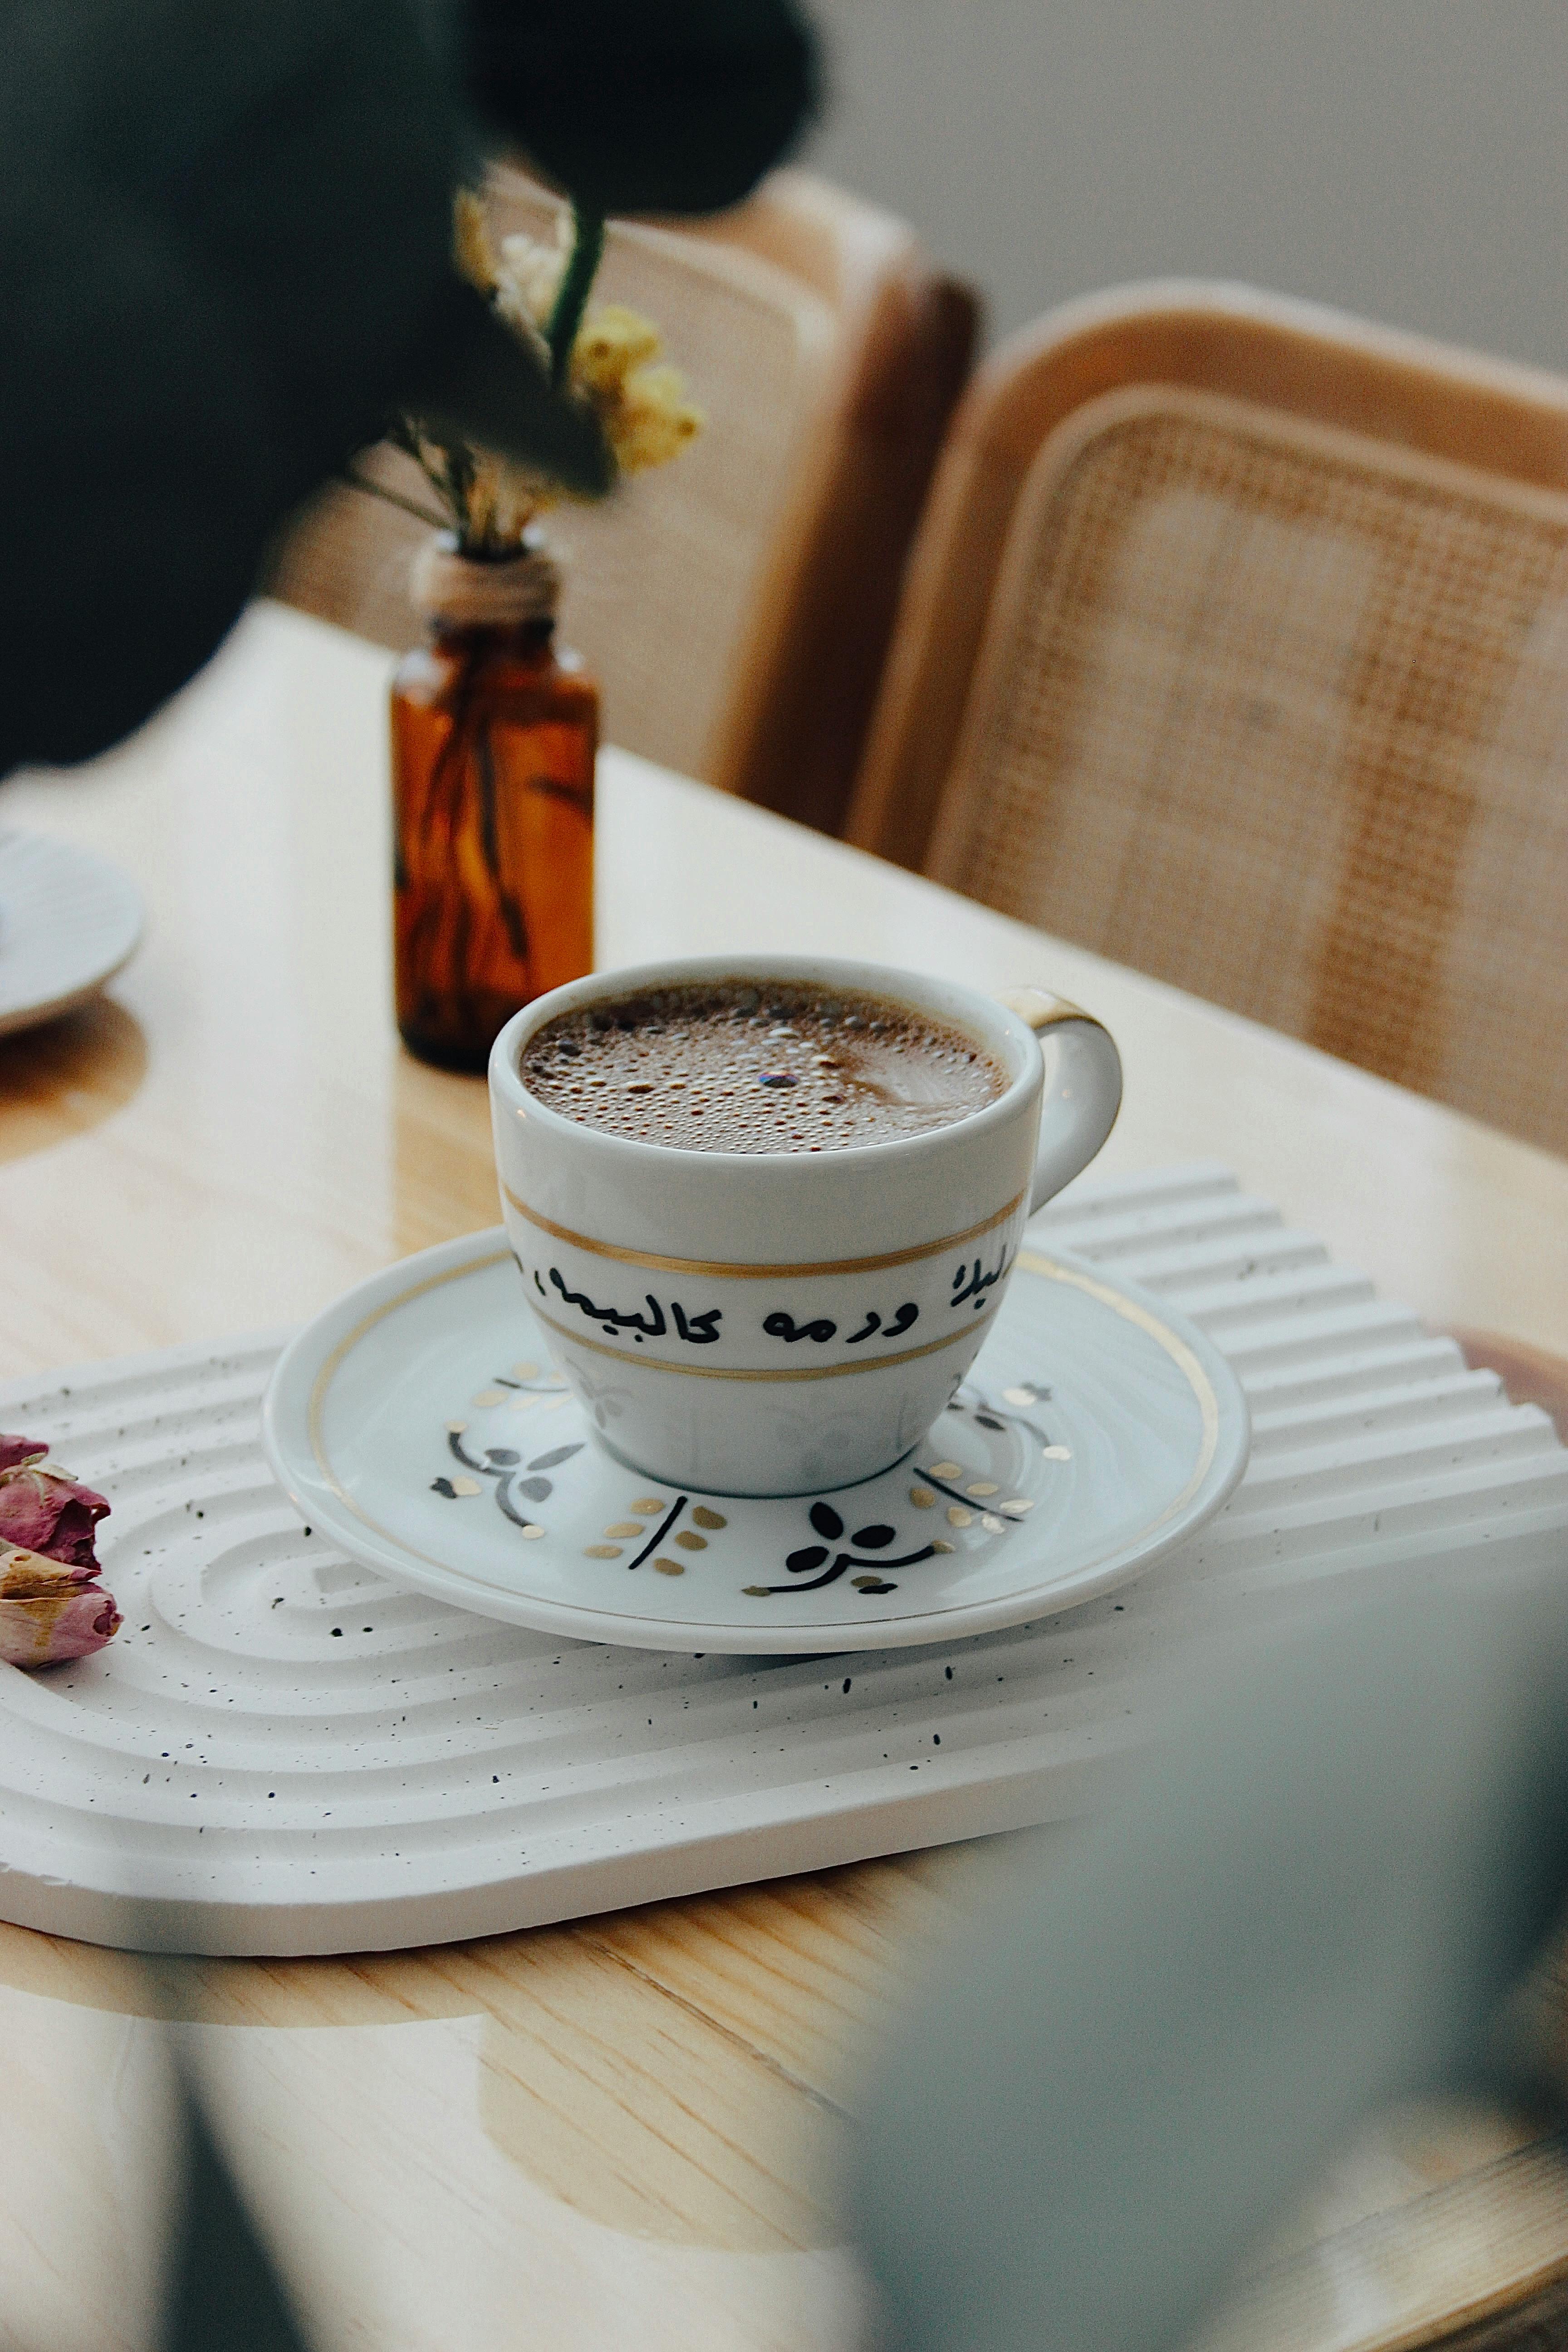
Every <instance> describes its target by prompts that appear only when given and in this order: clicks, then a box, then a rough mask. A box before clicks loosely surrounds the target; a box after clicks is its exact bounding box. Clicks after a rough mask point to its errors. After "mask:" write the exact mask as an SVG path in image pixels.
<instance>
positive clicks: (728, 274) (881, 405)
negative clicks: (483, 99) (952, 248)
mask: <svg viewBox="0 0 1568 2352" xmlns="http://www.w3.org/2000/svg"><path fill="white" fill-rule="evenodd" d="M488 206H489V213H490V216H491V224H492V229H493V232H494V233H495V234H496V235H497V236H505V235H507V234H508V233H510V231H512V230H514V229H521V230H522V231H524V232H525V233H527V234H529V235H531V236H536V237H541V238H544V239H549V238H550V237H552V236H553V233H554V226H555V220H556V215H557V209H558V208H557V205H556V204H555V202H554V200H553V199H552V198H551V197H549V196H547V195H545V194H543V192H542V191H541V190H540V189H538V188H537V187H536V186H534V185H533V184H532V183H531V182H530V181H528V180H526V179H524V178H523V177H522V176H521V174H520V173H516V172H514V171H511V170H509V169H506V168H498V169H497V170H496V171H495V172H493V173H492V174H491V179H490V184H489V194H488ZM598 296H599V299H605V300H610V301H620V302H627V303H630V304H631V305H632V306H633V307H634V308H636V309H637V310H644V311H646V312H647V314H648V315H649V316H650V317H652V318H653V319H655V320H657V321H658V325H659V328H660V329H661V331H662V332H663V334H664V337H665V340H666V343H667V346H668V351H669V352H670V354H671V356H672V358H673V359H674V360H675V361H676V362H677V363H678V364H679V366H680V367H681V368H682V369H683V371H684V372H685V373H686V375H687V377H688V379H689V383H690V386H691V390H692V394H693V396H694V398H695V399H696V400H697V401H698V403H699V404H700V406H701V407H702V409H703V410H704V412H705V415H706V417H707V430H706V431H705V433H704V434H703V435H702V436H701V438H700V440H699V441H698V442H696V443H695V444H694V445H693V446H692V447H691V448H690V449H689V450H688V451H687V452H686V453H685V454H684V455H683V456H682V457H681V458H680V459H679V462H678V463H677V464H675V465H673V466H670V467H667V468H664V469H661V470H659V471H658V472H655V473H650V474H644V475H639V476H637V477H636V478H634V479H633V480H631V481H630V482H628V483H627V484H626V487H625V488H624V490H622V491H621V492H620V493H618V494H617V495H616V497H615V498H613V499H610V500H608V501H607V502H606V503H605V505H604V506H603V507H597V508H595V507H586V506H570V507H564V508H562V509H557V510H556V512H555V513H554V514H553V515H552V518H551V524H550V530H551V537H552V541H553V542H554V544H555V545H556V546H557V548H558V549H559V551H560V552H561V554H562V557H563V571H564V575H565V593H564V597H563V611H562V634H563V637H564V638H565V639H566V641H567V642H568V643H570V644H572V645H574V646H577V647H578V648H579V650H580V651H581V652H582V653H583V654H584V655H585V656H586V657H587V659H588V661H589V663H590V664H591V666H592V667H593V668H594V670H595V674H596V675H597V677H598V678H599V681H600V685H601V688H602V690H603V720H604V729H605V735H606V736H607V738H608V739H609V740H613V741H615V742H617V743H620V744H623V745H625V746H626V748H627V749H629V750H632V751H640V752H642V753H644V754H645V755H646V756H647V757H648V758H650V759H654V760H658V761H662V762H664V763H665V764H666V765H668V766H669V767H673V768H677V769H679V770H681V771H682V772H685V773H687V774H691V775H698V776H702V777H704V778H706V779H707V780H708V781H710V782H714V783H717V784H720V785H722V786H723V787H724V788H726V789H728V790H731V791H734V792H738V793H742V794H743V795H745V796H746V797H748V798H750V799H754V800H759V801H763V802H765V803H767V804H769V805H770V806H774V807H779V808H782V809H785V810H787V811H788V813H789V814H793V815H799V816H803V817H805V818H807V819H808V820H809V821H811V822H813V823H816V824H821V825H823V826H824V827H826V829H828V830H832V831H836V830H837V828H838V826H839V825H840V824H841V823H842V821H843V815H844V810H845V805H846V803H847V797H848V793H849V789H850V786H851V784H852V782H853V780H854V776H855V772H856V769H857V767H858V761H859V757H860V752H861V749H862V745H863V741H864V737H865V731H866V727H867V723H868V718H869V715H870V711H871V708H872V704H873V702H874V700H875V697H876V691H877V685H878V681H879V676H880V672H881V667H882V662H883V658H884V656H885V653H886V649H887V644H888V640H889V635H890V634H891V630H892V625H893V619H894V614H895V613H896V610H897V604H898V593H899V583H900V575H901V572H902V569H903V565H904V562H905V558H906V556H907V553H908V549H909V544H910V539H911V538H912V535H913V532H914V529H915V524H916V522H917V520H918V518H919V513H920V509H921V504H922V502H923V499H924V496H925V492H926V489H927V487H928V485H929V481H930V478H931V469H932V467H933V466H934V464H935V460H936V457H937V453H938V450H939V448H940V446H941V445H942V436H943V434H944V432H945V429H946V426H947V423H948V419H949V416H950V415H951V412H952V407H953V405H954V404H955V402H956V400H957V398H958V395H959V394H960V392H961V390H962V388H963V382H964V380H965V378H966V376H967V373H968V368H969V361H970V355H971V351H972V348H973V334H974V327H975V307H974V304H973V299H972V298H971V297H969V296H968V295H967V294H966V293H965V292H964V290H963V289H960V288H956V287H954V286H952V284H951V283H949V281H946V280H944V279H942V278H939V277H938V276H936V275H935V274H934V273H933V272H932V270H931V267H930V264H929V263H928V262H927V261H926V260H925V258H924V257H923V255H922V254H921V250H920V247H918V245H917V244H916V241H915V239H914V237H913V236H912V235H911V233H910V231H909V230H908V229H907V228H906V227H905V226H904V225H903V224H902V223H901V222H900V221H897V220H895V219H894V218H893V217H892V216H891V215H888V214H885V213H881V212H879V211H877V210H875V209H874V208H873V207H871V206H869V205H863V204H861V203H859V202H858V200H857V199H855V198H853V197H850V196H847V195H845V194H842V193H841V192H840V191H838V190H837V189H833V188H830V187H828V186H826V184H825V183H823V182H820V181H816V180H813V179H811V178H809V177H808V176H806V175H805V174H803V173H777V174H775V175H774V177H773V179H772V180H770V181H769V182H767V183H766V184H764V186H763V190H762V191H761V192H760V193H759V194H758V195H757V196H756V197H755V198H753V199H752V202H751V203H750V204H748V205H743V206H742V207H740V208H739V209H738V210H737V211H736V212H734V213H732V214H730V215H725V216H723V218H722V219H721V220H719V221H717V222H714V223H711V224H707V225H705V226H702V227H701V228H696V229H694V228H691V227H681V228H679V229H676V228H670V227H663V226H652V225H647V224H642V223H637V224H634V223H616V224H615V225H614V226H612V229H611V232H610V236H609V240H608V245H607V249H606V253H605V262H604V266H603V269H602V272H601V277H600V280H599V288H598ZM361 469H362V470H365V471H370V472H373V473H374V474H375V475H376V476H377V477H378V478H380V479H382V480H384V482H385V483H386V484H387V485H388V487H390V488H395V489H397V490H398V491H399V492H401V493H402V494H403V495H404V496H405V497H409V498H412V499H415V500H416V501H418V500H420V499H424V500H425V501H426V503H427V502H428V496H429V494H428V491H427V489H426V487H425V485H424V484H423V481H422V478H421V477H420V475H419V473H418V470H417V468H416V467H414V466H413V464H412V462H411V461H410V460H409V459H407V458H405V457H402V456H400V455H399V454H398V453H397V452H396V451H395V450H394V449H392V448H391V447H390V446H384V447H382V448H379V449H377V450H375V451H374V452H371V453H368V454H367V456H366V457H365V458H364V459H363V460H362V465H361ZM423 536H424V526H423V525H421V524H420V523H419V522H418V521H417V520H414V519H412V518H410V517H406V516H405V515H403V514H401V513H399V512H398V511H397V510H396V509H394V508H391V507H389V506H387V505H385V504H384V503H383V502H382V501H380V500H378V499H372V498H369V497H367V496H365V495H364V494H363V493H362V492H358V491H354V490H352V489H347V488H331V489H329V490H328V491H326V492H325V493H323V495H322V497H321V499H319V500H318V501H317V502H316V503H315V505H314V506H313V507H312V508H311V509H310V511H309V512H308V513H307V514H306V515H305V516H304V517H303V518H302V519H301V520H300V523H299V525H298V526H297V528H296V529H295V530H294V532H293V533H292V535H291V537H290V539H289V541H288V542H287V544H286V545H285V547H284V548H283V550H282V552H281V555H280V558H279V563H278V566H277V568H276V572H275V574H274V577H273V579H272V581H271V583H269V584H270V585H271V588H272V592H273V593H275V594H278V595H281V596H283V597H284V598H286V599H287V600H288V601H289V602H290V603H293V604H300V605H301V606H302V607H303V608H304V609H306V610H307V611H310V612H314V613H317V614H321V616H322V617H323V618H326V619H329V620H333V621H337V622H340V623H342V625H345V626H347V627H350V628H353V629H355V630H357V631H358V632H359V633H360V634H361V635H366V636H371V637H374V638H376V639H378V640H379V641H380V642H381V643H383V644H385V645H390V646H396V647H398V648H402V647H403V646H407V645H410V644H412V643H414V642H415V641H416V637H417V635H418V622H417V620H416V615H415V614H414V613H413V611H412V609H411V607H410V605H409V603H408V598H407V588H406V583H407V576H408V565H409V562H410V559H411V556H412V553H413V551H414V550H415V549H416V547H417V545H418V544H419V542H420V541H421V538H422V537H423Z"/></svg>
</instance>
